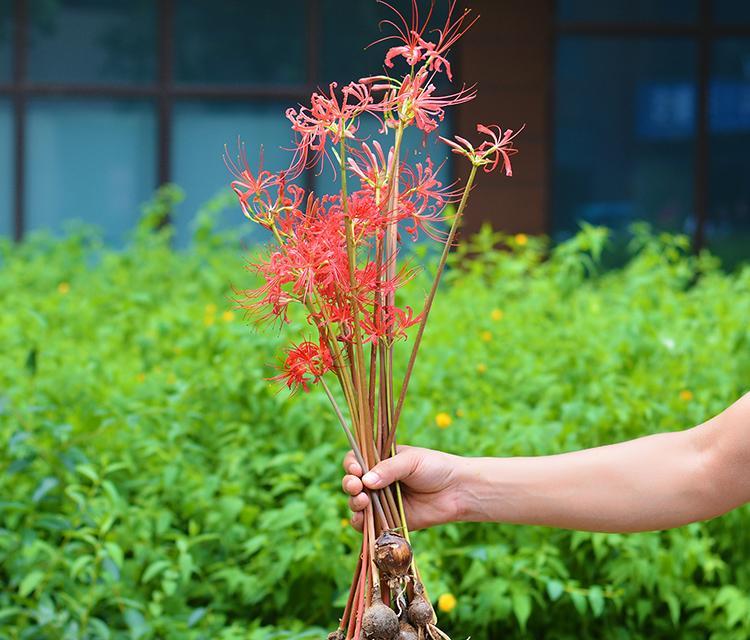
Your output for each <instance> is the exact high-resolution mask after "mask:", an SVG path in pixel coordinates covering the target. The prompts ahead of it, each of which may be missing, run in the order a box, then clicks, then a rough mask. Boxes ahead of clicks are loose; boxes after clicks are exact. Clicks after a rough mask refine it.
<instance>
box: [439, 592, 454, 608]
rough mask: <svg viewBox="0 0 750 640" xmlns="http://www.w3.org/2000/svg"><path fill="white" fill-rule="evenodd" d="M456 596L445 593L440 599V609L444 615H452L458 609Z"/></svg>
mask: <svg viewBox="0 0 750 640" xmlns="http://www.w3.org/2000/svg"><path fill="white" fill-rule="evenodd" d="M456 604H457V601H456V596H454V595H453V594H452V593H444V594H443V595H442V596H440V597H439V598H438V609H440V611H442V612H443V613H450V612H451V611H453V610H454V609H455V608H456Z"/></svg>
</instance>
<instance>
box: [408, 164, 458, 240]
mask: <svg viewBox="0 0 750 640" xmlns="http://www.w3.org/2000/svg"><path fill="white" fill-rule="evenodd" d="M438 170H439V168H438V169H436V168H435V166H434V164H433V162H432V160H431V159H430V158H429V157H426V158H425V162H424V164H423V163H421V162H419V163H416V164H415V165H414V167H410V166H408V165H404V166H403V167H402V168H401V171H400V173H399V175H400V177H401V192H400V203H401V205H402V208H403V209H404V211H405V214H406V215H405V216H404V217H405V218H408V219H409V220H410V221H411V222H410V224H409V225H407V227H406V231H407V232H409V233H410V234H411V235H412V238H413V239H414V240H416V239H417V235H418V232H419V230H420V229H421V230H422V231H423V232H424V233H425V234H426V235H427V236H428V237H430V238H432V239H433V240H438V241H442V240H444V239H445V232H444V231H442V230H441V229H440V228H439V227H437V226H436V225H435V222H437V221H439V220H440V219H441V216H442V214H443V210H444V209H445V205H447V204H448V203H450V202H453V201H455V200H457V199H458V197H459V195H458V193H457V192H455V191H453V190H451V188H450V186H448V187H444V186H443V185H442V183H441V182H440V181H439V180H438V179H437V177H436V174H437V171H438Z"/></svg>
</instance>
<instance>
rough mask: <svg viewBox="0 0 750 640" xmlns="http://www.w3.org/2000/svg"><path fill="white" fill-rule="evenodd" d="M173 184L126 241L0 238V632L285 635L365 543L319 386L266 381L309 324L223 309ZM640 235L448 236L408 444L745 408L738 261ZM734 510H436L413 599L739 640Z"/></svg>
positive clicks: (459, 627)
mask: <svg viewBox="0 0 750 640" xmlns="http://www.w3.org/2000/svg"><path fill="white" fill-rule="evenodd" d="M178 198H179V193H178V192H177V191H175V190H173V189H169V190H167V191H164V192H162V193H161V194H160V195H159V198H158V199H157V200H156V201H155V202H154V203H153V204H152V205H151V206H150V207H149V208H148V209H147V210H146V212H145V217H144V222H143V223H142V225H141V227H140V228H139V230H138V231H137V232H136V233H135V234H134V237H133V241H132V244H131V245H130V246H129V247H128V248H127V249H125V250H123V251H113V250H109V249H106V248H104V247H102V245H101V243H100V242H99V240H98V239H97V236H96V234H94V233H93V232H91V231H90V230H87V229H79V230H77V231H76V232H75V233H73V234H71V235H69V236H67V237H66V238H64V239H58V240H53V239H51V238H49V237H46V236H34V237H31V238H30V239H28V240H27V241H25V242H24V243H23V244H20V245H18V246H14V245H11V244H9V243H4V244H1V245H0V299H1V300H2V301H3V313H2V315H1V316H0V343H1V344H2V350H0V468H1V469H2V470H3V473H2V475H1V476H0V584H2V587H0V638H31V639H36V638H40V639H41V638H44V639H46V638H70V639H73V638H92V639H93V638H97V639H98V638H102V639H103V638H112V639H119V638H123V639H125V638H130V639H150V638H168V639H172V638H180V639H182V638H187V639H196V640H197V639H199V638H200V639H202V638H212V639H213V638H219V639H224V640H230V639H231V640H234V639H251V640H272V639H273V640H276V639H278V640H281V639H289V640H293V639H302V638H320V637H323V631H322V629H323V628H328V629H330V628H332V627H333V626H334V625H335V622H336V619H337V618H336V617H337V615H338V614H339V613H340V610H339V608H340V607H341V606H342V604H343V603H342V601H341V599H342V597H345V596H346V593H347V590H348V586H349V585H348V580H349V579H350V577H351V572H352V570H353V567H354V562H355V554H356V550H357V548H358V545H357V542H358V540H357V534H356V533H354V532H353V531H352V530H351V529H350V528H349V527H347V526H346V522H342V519H343V518H346V516H347V512H346V502H345V499H344V496H343V495H342V494H341V492H340V489H339V482H340V471H339V464H340V459H341V456H342V455H343V453H344V452H345V450H346V444H345V440H344V438H343V436H341V435H340V434H339V429H338V428H337V426H336V423H335V421H334V419H333V416H332V415H331V412H330V410H329V408H328V406H327V404H326V401H325V398H324V397H323V396H322V395H320V394H318V393H317V392H313V393H310V394H302V395H299V396H296V397H293V398H289V397H287V395H286V393H284V392H281V393H280V392H278V389H277V388H276V387H275V386H273V385H271V384H270V383H269V382H267V381H266V379H265V378H267V377H269V375H271V365H272V363H273V362H274V360H275V358H276V354H277V352H278V350H279V348H280V346H281V345H282V344H284V341H285V339H286V338H287V337H288V336H289V335H297V334H298V333H299V332H300V331H304V330H305V328H304V327H303V326H300V325H299V324H297V323H293V324H292V326H290V327H285V328H283V329H282V330H281V331H280V332H279V334H277V333H275V332H273V331H271V332H268V331H266V332H257V331H254V330H251V329H249V328H248V327H247V325H246V323H244V322H243V321H242V319H241V317H240V315H239V314H238V313H237V312H232V311H231V309H232V307H233V303H232V300H231V298H232V295H233V294H232V290H231V285H233V284H234V285H236V286H240V287H246V286H250V285H251V284H252V283H251V277H250V276H249V275H248V274H247V272H245V271H243V269H242V266H243V260H244V256H243V255H242V253H241V251H240V250H239V249H238V248H237V242H236V239H233V237H232V236H230V235H228V234H224V235H221V236H220V235H217V234H216V233H215V232H214V231H213V229H214V223H213V219H214V218H213V214H212V211H213V209H212V208H211V207H208V208H207V209H206V210H205V211H204V212H203V214H202V216H201V217H200V219H199V220H198V222H197V223H196V226H195V235H196V237H195V240H196V245H195V247H194V249H192V250H191V251H189V252H176V251H174V250H172V249H171V248H170V246H169V238H170V236H171V231H170V229H169V228H168V227H164V226H163V225H162V224H161V222H162V221H163V219H164V213H165V212H166V211H169V209H170V208H171V207H172V206H173V205H174V203H175V202H176V201H177V200H178ZM217 206H218V204H217ZM635 237H636V240H635V241H634V244H633V247H632V251H633V252H634V257H633V258H632V260H631V261H630V262H629V263H628V264H627V265H626V266H625V267H624V268H623V269H620V270H615V271H603V270H601V269H600V268H599V267H598V256H599V255H600V253H601V251H602V249H603V247H604V244H605V241H606V233H605V232H604V231H603V230H601V229H596V228H586V229H584V231H583V232H582V233H581V234H579V235H578V236H576V237H575V238H573V239H572V240H570V241H569V242H567V243H565V244H563V245H561V246H559V247H557V248H555V249H553V250H552V251H551V252H549V251H548V250H547V247H546V246H545V244H544V242H543V241H542V240H540V239H536V238H529V239H528V243H526V244H519V243H518V242H517V241H515V240H514V239H512V238H505V237H503V236H501V235H498V234H494V233H492V232H491V231H489V230H484V231H483V232H482V233H480V234H479V235H478V236H477V237H476V238H475V239H474V240H473V241H472V242H471V243H470V244H468V245H466V246H464V247H462V248H461V249H460V250H459V251H458V252H456V254H455V256H454V258H453V260H452V264H451V268H450V270H449V272H448V273H447V277H446V282H445V286H444V289H443V291H441V293H440V295H439V296H438V299H437V301H436V304H435V307H434V311H433V314H434V315H433V317H432V320H431V325H430V326H429V328H428V331H427V333H426V335H425V340H424V348H423V352H422V355H421V357H420V360H419V361H418V364H417V368H416V370H415V377H414V379H413V382H412V387H411V389H410V398H409V399H408V401H407V406H406V408H405V414H404V422H403V435H402V438H404V439H405V440H408V441H409V442H411V443H414V444H420V445H424V446H431V447H437V448H441V449H445V450H449V451H453V452H456V453H462V454H467V455H536V454H544V453H552V452H560V451H565V450H571V449H576V448H580V447H585V446H592V445H599V444H603V443H608V442H614V441H618V440H622V439H625V438H630V437H635V436H639V435H643V434H646V433H651V432H655V431H663V430H669V429H681V428H684V427H687V426H690V425H692V424H695V423H697V422H700V421H702V420H704V419H705V418H707V417H708V416H710V415H712V414H714V413H716V412H718V411H719V410H721V409H722V408H723V407H724V406H726V405H727V404H728V403H730V402H731V401H733V400H734V399H735V398H736V397H737V396H739V395H740V394H741V393H742V392H743V391H744V389H745V388H744V384H745V381H746V380H748V378H749V377H750V350H748V342H749V341H750V332H749V331H748V324H747V318H748V317H750V296H749V295H748V293H749V292H750V269H745V270H744V271H738V272H737V273H734V274H732V275H727V274H725V273H723V272H721V271H720V270H719V269H718V267H717V265H716V263H715V261H714V260H713V259H712V258H711V257H710V256H706V255H703V256H699V257H695V256H690V255H689V254H688V253H687V251H686V250H687V246H686V242H685V240H684V239H683V238H681V237H673V236H654V235H652V234H650V233H649V232H648V231H647V230H645V229H639V230H637V233H636V236H635ZM503 244H505V245H507V246H509V247H510V249H508V250H495V249H494V248H495V247H497V246H498V245H503ZM468 254H471V255H472V256H473V259H472V260H466V259H465V257H466V255H468ZM428 272H429V267H428ZM427 287H428V278H427V275H425V276H423V277H419V278H417V279H415V280H414V281H413V282H412V283H411V284H410V289H409V291H408V292H407V293H408V294H410V295H411V296H412V300H414V299H418V298H419V296H421V295H422V293H423V292H424V291H425V290H426V289H427ZM400 348H401V349H405V348H406V347H405V345H400ZM402 355H403V354H402ZM400 360H401V362H402V363H403V361H404V360H405V358H403V357H401V358H400ZM439 412H447V413H449V414H450V415H451V416H452V418H453V420H452V424H451V425H450V426H449V427H448V428H445V429H439V428H438V427H437V426H436V424H435V415H436V414H437V413H439ZM749 526H750V514H749V513H748V511H747V510H745V509H741V510H738V511H736V512H734V513H732V514H729V515H727V516H725V517H723V518H719V519H717V520H715V521H713V522H709V523H705V524H695V525H691V526H688V527H684V528H681V529H677V530H673V531H669V532H663V533H653V534H639V535H630V536H623V535H603V534H585V533H574V532H568V531H556V530H548V529H542V528H530V527H511V526H504V525H481V526H480V525H449V526H445V527H440V528H436V529H434V530H430V531H425V532H420V533H417V534H415V544H416V549H417V553H418V556H419V562H420V566H421V567H422V569H423V571H424V574H425V579H426V583H427V587H428V590H429V593H430V595H431V596H432V597H433V598H435V599H437V597H438V596H439V595H441V594H443V593H452V594H454V595H455V597H456V599H457V605H456V607H455V608H454V609H453V610H452V611H451V612H450V613H446V614H443V615H442V626H444V628H445V629H446V630H447V631H449V632H452V633H453V635H454V637H456V638H459V637H466V636H467V635H469V634H471V635H472V636H473V637H476V638H497V637H507V638H523V637H534V638H541V637H544V638H554V639H569V638H570V639H572V638H591V639H599V638H614V639H618V638H674V637H681V638H696V639H698V638H707V637H711V638H713V639H715V640H729V639H735V638H736V639H740V638H747V637H748V636H749V635H750V596H748V593H750V543H749V542H748V538H747V535H746V532H747V529H748V527H749Z"/></svg>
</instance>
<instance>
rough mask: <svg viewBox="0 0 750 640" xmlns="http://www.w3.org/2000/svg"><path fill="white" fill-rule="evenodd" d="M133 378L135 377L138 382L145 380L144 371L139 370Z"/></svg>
mask: <svg viewBox="0 0 750 640" xmlns="http://www.w3.org/2000/svg"><path fill="white" fill-rule="evenodd" d="M135 379H136V380H137V381H138V382H140V383H143V382H146V374H145V373H143V371H141V372H140V373H139V374H138V375H137V376H136V377H135Z"/></svg>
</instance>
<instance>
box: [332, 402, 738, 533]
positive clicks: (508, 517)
mask: <svg viewBox="0 0 750 640" xmlns="http://www.w3.org/2000/svg"><path fill="white" fill-rule="evenodd" d="M400 458H401V460H399V459H400ZM346 464H348V469H349V470H350V472H351V471H355V473H354V474H352V475H348V476H346V477H345V478H344V488H345V489H346V490H347V491H348V492H349V493H351V494H352V495H353V498H352V500H351V504H352V508H353V509H355V510H358V509H359V508H360V507H361V506H363V505H366V504H367V502H366V501H367V497H366V496H365V495H364V494H361V493H360V492H361V487H362V481H361V480H360V479H359V478H357V477H356V476H357V475H358V474H357V473H356V471H357V469H352V467H351V461H349V462H347V463H346ZM373 471H374V472H375V475H373V476H365V478H364V484H365V485H366V486H369V487H371V488H377V487H380V486H384V485H386V484H389V483H390V482H393V481H394V480H396V479H400V480H402V483H403V484H404V486H405V489H406V495H407V519H409V520H412V521H414V523H415V525H416V526H417V527H422V526H430V525H432V524H438V523H439V522H448V521H452V520H454V521H455V520H464V521H500V522H509V523H516V524H532V525H545V526H553V527H562V528H569V529H581V530H588V531H610V532H629V531H647V530H655V529H666V528H670V527H676V526H680V525H683V524H687V523H689V522H694V521H696V520H704V519H707V518H711V517H714V516H717V515H720V514H722V513H725V512H726V511H729V510H731V509H733V508H735V507H738V506H740V505H742V504H744V503H745V502H748V501H750V394H748V395H746V396H744V397H743V398H741V399H740V400H739V401H737V402H736V403H735V404H733V405H732V406H731V407H729V408H728V409H727V410H726V411H724V412H722V413H721V414H719V415H718V416H716V417H715V418H712V419H711V420H709V421H707V422H705V423H704V424H701V425H699V426H697V427H694V428H692V429H688V430H686V431H681V432H674V433H663V434H657V435H652V436H647V437H644V438H639V439H637V440H631V441H628V442H622V443H620V444H614V445H609V446H604V447H597V448H595V449H586V450H583V451H576V452H573V453H565V454H560V455H552V456H538V457H528V458H460V457H456V456H449V455H447V454H443V453H440V452H433V451H429V450H425V449H416V448H411V447H409V448H405V449H404V451H403V453H399V454H398V455H397V456H395V457H394V458H392V459H390V460H386V461H384V462H382V463H381V464H380V465H378V466H377V467H375V468H374V469H373ZM376 476H377V477H378V478H379V480H376ZM434 504H440V505H441V508H440V510H439V513H437V514H436V513H435V509H434V508H432V509H431V510H429V506H428V505H434ZM355 524H356V521H355Z"/></svg>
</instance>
